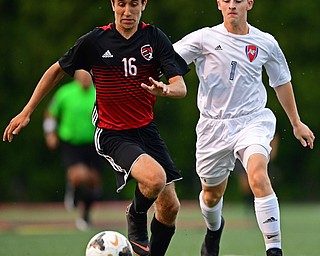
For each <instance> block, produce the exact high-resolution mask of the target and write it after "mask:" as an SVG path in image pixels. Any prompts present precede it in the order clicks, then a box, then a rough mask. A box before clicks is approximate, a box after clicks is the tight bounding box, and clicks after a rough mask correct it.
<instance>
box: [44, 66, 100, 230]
mask: <svg viewBox="0 0 320 256" xmlns="http://www.w3.org/2000/svg"><path fill="white" fill-rule="evenodd" d="M94 100H95V89H94V86H93V84H92V79H91V76H90V74H89V73H88V72H86V71H84V70H79V71H77V72H76V73H75V76H74V80H73V81H71V82H69V83H67V84H65V85H63V86H61V87H60V88H59V89H58V90H57V91H56V93H55V94H54V96H53V98H52V100H51V102H50V104H49V106H48V109H47V111H46V113H45V119H44V122H43V128H44V133H45V140H46V144H47V146H48V148H49V149H52V150H54V149H57V148H59V149H60V152H61V157H62V162H63V165H64V167H65V168H66V170H67V174H66V176H67V177H66V180H67V182H66V191H65V198H64V204H65V207H66V209H67V210H69V211H70V210H73V209H74V208H75V207H77V206H79V208H80V206H81V218H78V219H77V220H76V226H77V228H78V229H80V230H86V229H87V228H88V227H89V224H90V210H91V208H92V205H93V203H94V201H96V200H98V199H99V198H100V197H101V193H102V189H101V172H102V168H103V167H102V166H103V163H102V159H101V158H100V156H99V155H98V154H97V152H96V150H95V147H94V144H93V134H94V129H95V127H94V126H93V124H92V123H91V113H92V108H93V104H94ZM80 202H81V204H80Z"/></svg>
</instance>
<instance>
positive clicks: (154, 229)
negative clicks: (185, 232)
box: [150, 216, 176, 256]
mask: <svg viewBox="0 0 320 256" xmlns="http://www.w3.org/2000/svg"><path fill="white" fill-rule="evenodd" d="M175 230H176V228H175V227H168V226H166V225H164V224H162V223H160V222H159V221H158V220H157V219H156V218H155V216H154V217H153V219H152V221H151V238H150V250H151V255H152V256H164V255H165V253H166V251H167V249H168V247H169V244H170V241H171V238H172V236H173V235H174V232H175Z"/></svg>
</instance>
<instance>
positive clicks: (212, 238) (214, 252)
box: [201, 216, 224, 256]
mask: <svg viewBox="0 0 320 256" xmlns="http://www.w3.org/2000/svg"><path fill="white" fill-rule="evenodd" d="M223 227H224V218H223V217H222V216H221V226H220V228H219V229H218V230H216V231H211V230H209V229H207V234H206V236H205V238H204V241H203V243H202V246H201V256H218V255H219V249H220V246H219V245H220V239H221V234H222V230H223Z"/></svg>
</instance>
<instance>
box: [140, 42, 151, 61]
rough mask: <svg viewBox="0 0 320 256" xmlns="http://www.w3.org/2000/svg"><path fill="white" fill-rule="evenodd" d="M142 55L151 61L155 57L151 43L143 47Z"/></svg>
mask: <svg viewBox="0 0 320 256" xmlns="http://www.w3.org/2000/svg"><path fill="white" fill-rule="evenodd" d="M141 55H142V57H143V58H145V59H146V60H147V61H150V60H151V59H152V58H153V49H152V47H151V45H150V44H146V45H144V46H142V47H141Z"/></svg>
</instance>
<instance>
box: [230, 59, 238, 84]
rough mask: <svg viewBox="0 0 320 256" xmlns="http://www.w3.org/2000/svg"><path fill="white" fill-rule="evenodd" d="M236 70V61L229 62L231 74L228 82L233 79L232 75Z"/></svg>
mask: <svg viewBox="0 0 320 256" xmlns="http://www.w3.org/2000/svg"><path fill="white" fill-rule="evenodd" d="M236 68H237V62H236V61H231V72H230V76H229V80H231V81H232V80H233V79H234V74H235V73H236Z"/></svg>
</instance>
